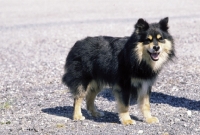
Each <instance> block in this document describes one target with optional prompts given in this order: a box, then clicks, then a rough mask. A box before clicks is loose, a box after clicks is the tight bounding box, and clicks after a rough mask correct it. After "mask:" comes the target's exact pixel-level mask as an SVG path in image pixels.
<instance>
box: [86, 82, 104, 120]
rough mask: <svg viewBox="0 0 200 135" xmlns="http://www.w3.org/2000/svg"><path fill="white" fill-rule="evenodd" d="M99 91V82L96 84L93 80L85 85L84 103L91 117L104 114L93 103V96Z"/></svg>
mask: <svg viewBox="0 0 200 135" xmlns="http://www.w3.org/2000/svg"><path fill="white" fill-rule="evenodd" d="M100 91H101V86H100V84H97V82H96V81H94V80H93V81H91V82H90V83H89V85H88V87H87V95H86V104H87V110H88V113H89V114H90V115H92V116H93V117H101V116H104V113H103V112H100V111H98V110H97V108H96V107H95V104H94V101H95V97H96V95H97V94H98V93H99V92H100Z"/></svg>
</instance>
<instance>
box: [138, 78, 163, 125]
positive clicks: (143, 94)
mask: <svg viewBox="0 0 200 135" xmlns="http://www.w3.org/2000/svg"><path fill="white" fill-rule="evenodd" d="M150 92H151V86H150V85H148V82H144V83H143V84H142V87H141V88H140V89H138V105H139V108H140V110H141V111H142V114H143V115H144V118H145V121H146V122H147V123H158V122H159V120H158V118H157V117H153V116H152V115H151V111H150V101H149V100H150Z"/></svg>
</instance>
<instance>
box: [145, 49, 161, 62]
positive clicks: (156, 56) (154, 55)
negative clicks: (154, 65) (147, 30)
mask: <svg viewBox="0 0 200 135" xmlns="http://www.w3.org/2000/svg"><path fill="white" fill-rule="evenodd" d="M148 53H149V55H150V57H151V59H152V60H153V61H158V60H159V54H160V52H153V53H151V52H149V51H148Z"/></svg>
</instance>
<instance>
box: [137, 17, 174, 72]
mask: <svg viewBox="0 0 200 135" xmlns="http://www.w3.org/2000/svg"><path fill="white" fill-rule="evenodd" d="M168 29H169V27H168V17H166V18H164V19H161V20H160V21H159V22H158V23H151V24H149V23H148V22H146V21H145V20H143V19H139V20H138V21H137V23H136V24H135V31H134V34H136V35H137V37H138V43H137V45H136V47H135V49H134V51H135V52H136V54H137V57H138V61H139V62H141V61H145V62H146V63H147V64H149V65H150V66H151V67H152V68H153V69H154V70H158V69H159V68H160V67H161V66H162V65H163V63H165V62H166V61H167V60H169V59H171V58H172V57H173V56H174V45H173V44H174V42H173V38H172V36H171V35H170V34H169V32H168Z"/></svg>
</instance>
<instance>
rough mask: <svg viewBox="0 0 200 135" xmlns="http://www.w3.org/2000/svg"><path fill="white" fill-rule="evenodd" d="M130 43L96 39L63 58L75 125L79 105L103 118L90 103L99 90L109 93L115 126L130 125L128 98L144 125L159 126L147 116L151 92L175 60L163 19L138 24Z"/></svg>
mask: <svg viewBox="0 0 200 135" xmlns="http://www.w3.org/2000/svg"><path fill="white" fill-rule="evenodd" d="M134 27H135V29H134V31H133V33H132V35H131V36H130V37H110V36H96V37H86V38H85V39H82V40H79V41H77V42H76V43H75V44H74V46H73V47H72V48H71V50H70V51H69V53H68V56H67V58H66V63H65V66H64V69H65V73H64V75H63V78H62V82H63V83H64V84H65V85H67V86H68V88H69V89H70V91H71V93H72V95H73V97H74V112H73V119H74V120H84V119H85V117H84V116H83V115H82V113H81V103H82V100H83V99H84V98H86V108H87V110H88V112H89V113H90V114H91V115H92V116H94V117H99V116H103V115H104V114H103V112H100V111H98V110H97V109H96V107H95V105H94V100H95V97H96V95H97V94H98V93H99V92H100V91H101V89H102V88H103V86H105V85H109V86H110V87H111V88H112V91H113V93H114V96H115V99H116V102H117V111H118V115H119V120H120V121H121V123H122V124H124V125H130V124H135V121H134V120H132V119H131V117H130V115H129V103H130V97H131V95H132V93H135V94H136V95H137V103H138V106H139V108H140V110H141V112H142V114H143V116H144V119H145V121H146V122H147V123H158V122H159V120H158V118H157V117H153V116H152V115H151V111H150V93H151V88H152V85H153V84H154V82H155V81H156V78H157V76H158V74H159V73H160V71H161V69H162V67H163V66H164V65H165V64H166V63H167V62H168V61H170V60H172V58H173V57H174V56H175V48H174V40H173V37H172V35H171V34H170V33H169V31H168V29H169V27H168V17H166V18H164V19H161V20H160V21H159V22H158V23H148V22H147V21H146V20H144V19H142V18H140V19H138V21H137V23H136V24H135V25H134Z"/></svg>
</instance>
